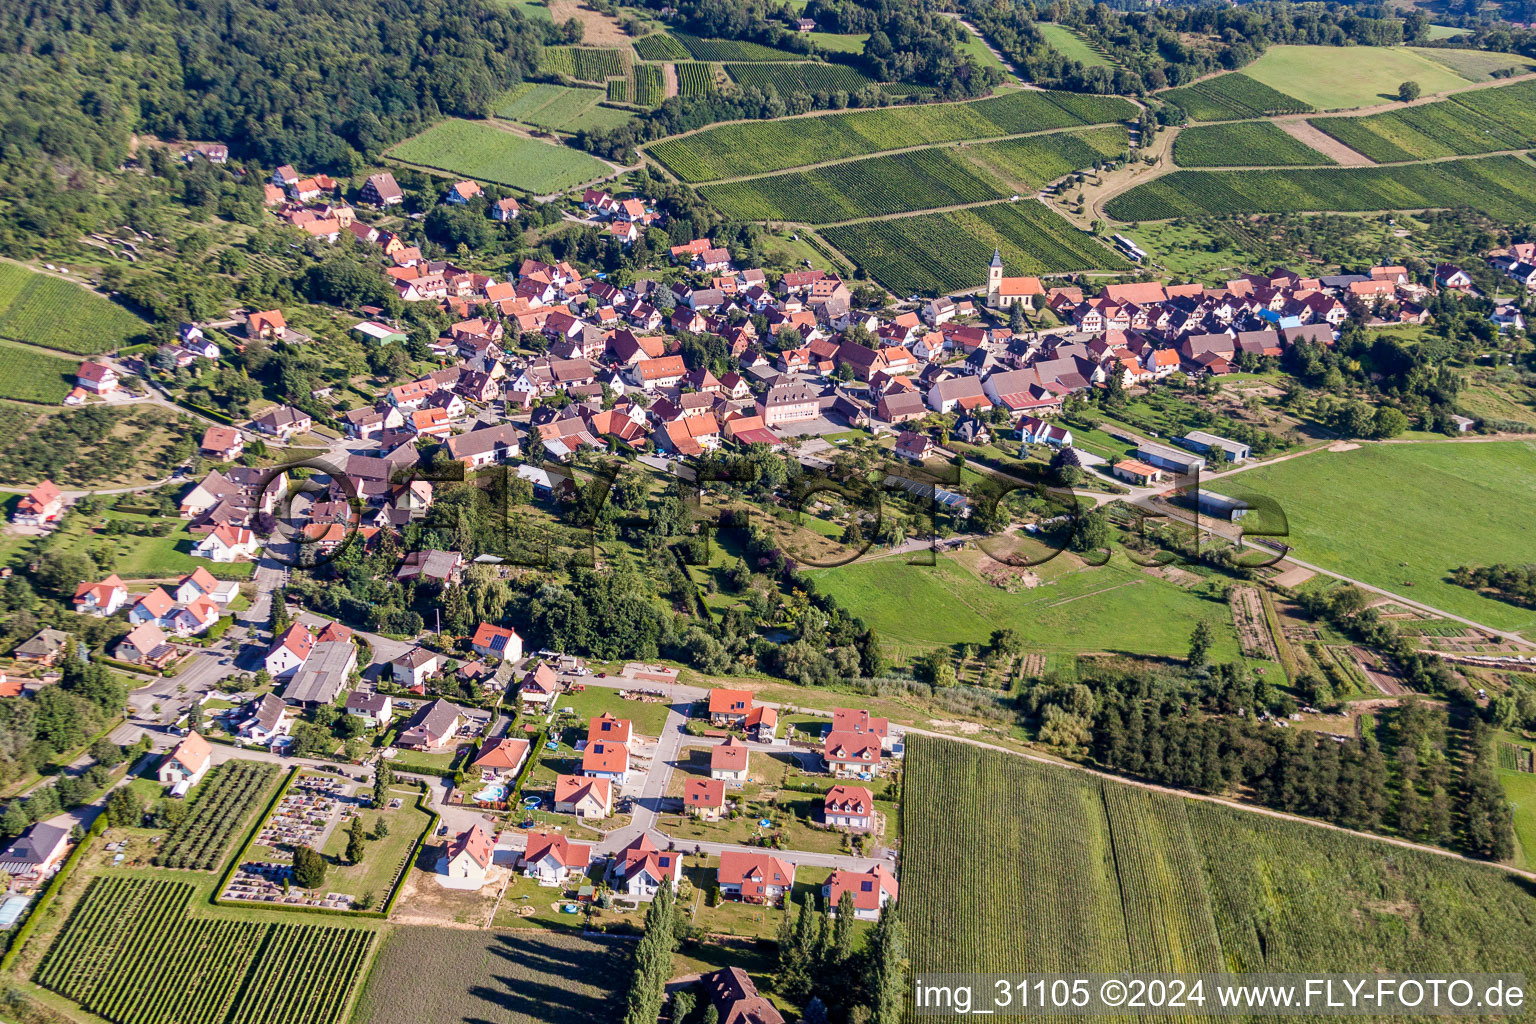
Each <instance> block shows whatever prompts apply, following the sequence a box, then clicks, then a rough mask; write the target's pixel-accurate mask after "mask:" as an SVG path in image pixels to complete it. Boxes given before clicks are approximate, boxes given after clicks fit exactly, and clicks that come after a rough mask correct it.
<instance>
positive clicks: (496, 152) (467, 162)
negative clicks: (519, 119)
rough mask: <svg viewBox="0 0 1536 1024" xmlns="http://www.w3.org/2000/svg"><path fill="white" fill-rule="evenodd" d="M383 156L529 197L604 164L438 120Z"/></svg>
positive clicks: (479, 125)
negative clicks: (527, 194) (503, 186)
mask: <svg viewBox="0 0 1536 1024" xmlns="http://www.w3.org/2000/svg"><path fill="white" fill-rule="evenodd" d="M387 155H388V156H391V157H393V158H394V159H396V160H399V161H401V162H403V163H408V164H415V165H417V166H419V167H427V168H430V169H432V170H435V171H444V172H446V173H448V174H461V175H464V176H465V177H467V178H479V179H480V180H482V181H490V182H495V183H497V184H499V185H507V186H509V187H511V188H516V189H521V190H523V191H525V192H528V193H531V194H534V195H542V194H544V193H547V192H558V191H560V190H561V189H566V188H570V187H571V186H573V185H579V184H580V183H582V182H584V181H590V180H592V179H593V178H600V177H602V176H603V175H604V174H606V173H607V171H608V165H607V164H605V163H603V162H602V161H600V160H597V159H595V158H594V157H590V156H588V155H587V154H585V153H582V152H578V151H577V150H574V149H570V148H568V147H565V146H552V145H549V144H547V143H544V142H538V141H536V140H534V139H530V138H526V137H525V136H522V135H516V134H514V133H512V132H509V131H503V130H502V129H500V128H496V127H493V126H492V125H489V124H485V123H483V122H480V121H462V120H459V119H458V118H449V119H448V120H446V121H439V122H438V123H437V124H435V125H433V126H432V127H431V128H428V129H427V130H426V131H424V132H422V133H421V134H420V135H416V136H413V137H412V138H409V139H406V140H405V141H404V142H402V143H400V144H399V145H397V146H395V147H394V148H393V149H391V150H390V151H389V153H388V154H387Z"/></svg>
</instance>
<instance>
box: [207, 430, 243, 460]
mask: <svg viewBox="0 0 1536 1024" xmlns="http://www.w3.org/2000/svg"><path fill="white" fill-rule="evenodd" d="M198 448H199V450H200V451H201V453H202V454H203V455H204V456H206V457H208V458H210V459H218V460H219V461H220V462H229V461H230V460H231V459H238V458H239V457H240V455H241V453H242V452H244V451H245V437H244V435H242V434H241V433H240V431H238V430H236V429H235V428H234V427H209V428H208V429H207V430H206V431H204V432H203V443H202V444H201V445H199V446H198Z"/></svg>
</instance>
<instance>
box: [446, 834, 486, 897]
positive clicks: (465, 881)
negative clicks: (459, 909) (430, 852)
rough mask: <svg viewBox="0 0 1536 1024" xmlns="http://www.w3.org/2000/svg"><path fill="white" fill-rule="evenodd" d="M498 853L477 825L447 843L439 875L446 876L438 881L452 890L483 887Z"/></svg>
mask: <svg viewBox="0 0 1536 1024" xmlns="http://www.w3.org/2000/svg"><path fill="white" fill-rule="evenodd" d="M495 852H496V844H495V842H494V841H493V840H492V839H491V834H490V833H489V832H487V831H486V830H485V829H484V828H482V827H481V826H480V823H479V822H475V824H473V825H471V826H469V829H468V831H465V832H460V833H459V834H458V835H456V836H454V837H453V842H451V843H449V844H448V849H447V850H446V851H445V852H444V854H443V856H442V859H441V860H439V861H438V865H437V867H438V873H439V874H441V875H443V876H444V878H440V879H438V881H439V882H441V883H442V884H443V885H444V886H446V887H447V888H450V889H478V888H480V887H481V886H482V885H484V884H485V873H486V872H487V871H489V870H490V867H491V861H492V859H493V858H494V856H495ZM445 879H446V880H445Z"/></svg>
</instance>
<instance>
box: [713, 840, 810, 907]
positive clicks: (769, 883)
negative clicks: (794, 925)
mask: <svg viewBox="0 0 1536 1024" xmlns="http://www.w3.org/2000/svg"><path fill="white" fill-rule="evenodd" d="M715 877H716V879H717V880H718V881H719V883H720V892H721V894H722V895H724V896H726V897H727V898H729V899H736V900H741V901H742V902H743V903H769V904H772V903H778V902H779V901H780V900H782V899H783V898H784V897H785V896H787V895H788V894H789V892H790V890H791V889H793V888H794V885H795V866H794V865H793V864H791V863H790V862H789V861H785V860H780V859H779V858H777V857H775V856H773V855H771V854H767V853H755V852H752V851H748V850H724V851H722V852H721V854H720V867H719V868H717V869H716V873H715Z"/></svg>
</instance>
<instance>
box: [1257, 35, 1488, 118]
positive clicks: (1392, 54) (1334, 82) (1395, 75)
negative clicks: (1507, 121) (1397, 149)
mask: <svg viewBox="0 0 1536 1024" xmlns="http://www.w3.org/2000/svg"><path fill="white" fill-rule="evenodd" d="M1243 74H1245V75H1247V76H1248V77H1249V78H1253V79H1256V80H1257V81H1260V82H1263V83H1264V84H1265V85H1267V86H1269V87H1270V88H1271V89H1278V90H1280V91H1281V92H1283V93H1286V94H1287V95H1289V96H1294V97H1296V98H1297V99H1299V100H1302V101H1303V102H1305V103H1310V104H1312V106H1314V107H1316V108H1317V109H1318V110H1346V109H1348V108H1350V107H1370V106H1375V105H1376V104H1378V103H1386V102H1389V101H1392V100H1396V99H1397V87H1398V86H1399V85H1401V84H1402V83H1403V82H1408V81H1413V82H1418V83H1419V88H1420V90H1421V92H1422V94H1423V95H1425V96H1430V95H1433V94H1435V93H1440V92H1445V91H1446V90H1448V89H1455V88H1459V87H1461V86H1464V85H1466V84H1467V83H1468V81H1469V79H1467V78H1464V77H1462V76H1461V75H1458V74H1456V73H1455V72H1454V71H1452V70H1451V69H1450V68H1448V67H1446V66H1445V65H1444V64H1440V63H1437V62H1435V61H1432V60H1430V59H1429V58H1427V57H1424V56H1422V55H1421V54H1419V53H1416V52H1414V51H1413V50H1407V49H1404V48H1402V47H1393V46H1347V47H1339V46H1290V45H1285V46H1271V47H1270V48H1269V49H1267V50H1265V51H1264V55H1263V56H1262V57H1260V58H1259V59H1258V60H1256V61H1254V62H1253V63H1252V64H1249V65H1248V66H1247V67H1245V68H1243Z"/></svg>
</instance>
